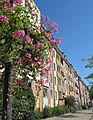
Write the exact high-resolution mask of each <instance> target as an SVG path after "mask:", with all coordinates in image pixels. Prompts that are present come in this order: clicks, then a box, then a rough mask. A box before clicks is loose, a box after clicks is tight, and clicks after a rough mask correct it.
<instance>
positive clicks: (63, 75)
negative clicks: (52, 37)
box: [33, 46, 89, 111]
mask: <svg viewBox="0 0 93 120" xmlns="http://www.w3.org/2000/svg"><path fill="white" fill-rule="evenodd" d="M46 78H48V79H49V81H50V82H49V83H43V85H42V86H41V90H40V92H39V96H38V99H37V101H38V102H37V104H36V108H38V109H40V110H41V111H42V110H43V108H44V107H45V106H48V107H54V106H57V105H65V98H66V97H67V96H70V95H71V96H74V97H75V100H76V105H77V106H83V105H88V104H89V93H88V89H87V86H86V85H85V84H84V82H83V81H82V80H81V78H80V76H79V75H78V73H77V72H76V71H75V69H74V68H73V66H72V64H70V62H69V61H68V60H67V58H66V57H65V55H64V53H63V52H62V51H61V50H60V49H59V47H57V46H55V48H54V49H53V56H52V64H51V70H50V71H49V72H48V73H47V75H46ZM33 86H35V83H33ZM33 88H34V87H33ZM34 92H35V91H34Z"/></svg>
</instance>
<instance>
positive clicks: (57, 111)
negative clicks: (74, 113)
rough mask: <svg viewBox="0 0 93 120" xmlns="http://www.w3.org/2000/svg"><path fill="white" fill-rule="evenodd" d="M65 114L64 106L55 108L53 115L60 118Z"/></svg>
mask: <svg viewBox="0 0 93 120" xmlns="http://www.w3.org/2000/svg"><path fill="white" fill-rule="evenodd" d="M64 113H65V108H64V107H63V106H62V105H58V106H55V107H54V110H53V114H54V115H55V116H59V115H62V114H64Z"/></svg>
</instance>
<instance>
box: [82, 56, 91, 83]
mask: <svg viewBox="0 0 93 120" xmlns="http://www.w3.org/2000/svg"><path fill="white" fill-rule="evenodd" d="M83 61H84V62H85V61H87V62H88V64H87V65H86V66H85V68H93V56H91V57H90V58H88V59H83ZM85 78H86V79H88V80H89V83H90V84H93V80H92V79H93V73H90V74H89V75H88V76H87V77H85Z"/></svg>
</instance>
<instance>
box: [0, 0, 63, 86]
mask: <svg viewBox="0 0 93 120" xmlns="http://www.w3.org/2000/svg"><path fill="white" fill-rule="evenodd" d="M38 17H39V14H38V10H37V8H36V7H35V6H33V3H32V1H30V0H26V3H25V5H23V3H22V0H14V5H12V4H11V3H10V2H9V1H8V0H0V26H1V27H0V60H2V61H3V62H4V63H6V62H8V61H10V62H12V63H13V64H14V65H15V68H17V69H16V72H17V74H18V75H20V76H22V77H23V78H25V79H26V77H27V75H28V74H29V73H31V74H30V75H31V76H32V77H33V79H34V80H36V76H37V73H38V74H39V75H41V76H44V75H45V74H46V72H47V71H49V70H50V69H51V67H50V64H52V60H51V59H50V58H51V55H52V49H53V47H54V46H55V45H57V44H59V43H60V42H61V38H56V39H55V38H54V37H53V34H54V33H58V25H57V23H56V21H53V22H50V21H49V18H48V17H47V16H42V18H41V20H38V21H36V20H37V18H38ZM53 32H54V33H53ZM27 79H28V78H27ZM47 81H48V80H47ZM39 82H40V83H43V81H42V80H40V81H39ZM18 83H20V84H21V82H20V81H18Z"/></svg>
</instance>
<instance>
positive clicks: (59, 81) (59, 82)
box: [58, 77, 61, 85]
mask: <svg viewBox="0 0 93 120" xmlns="http://www.w3.org/2000/svg"><path fill="white" fill-rule="evenodd" d="M58 85H61V79H60V78H59V77H58Z"/></svg>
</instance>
